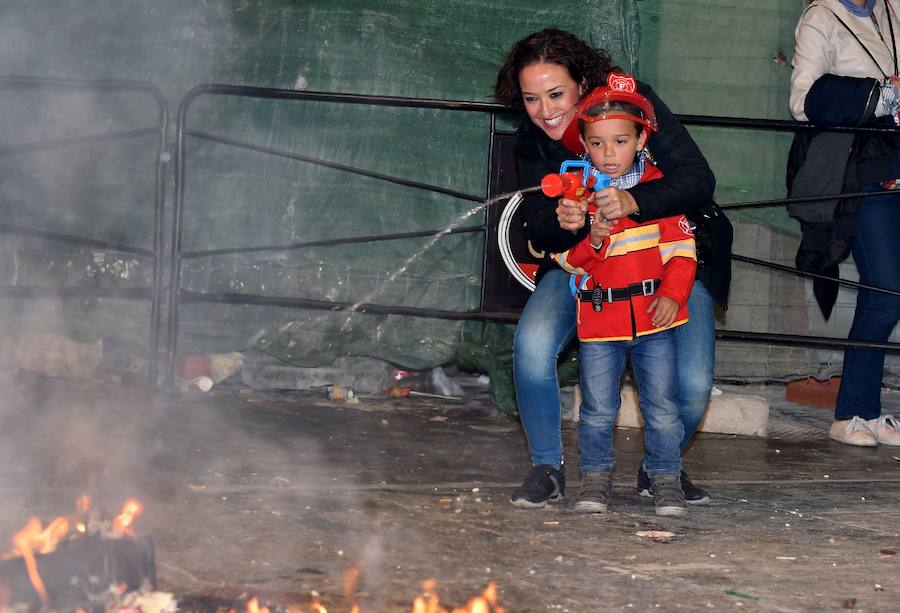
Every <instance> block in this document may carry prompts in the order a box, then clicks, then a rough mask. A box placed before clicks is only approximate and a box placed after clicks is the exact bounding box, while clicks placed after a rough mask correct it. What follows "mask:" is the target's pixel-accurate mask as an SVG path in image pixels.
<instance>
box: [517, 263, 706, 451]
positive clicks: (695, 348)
mask: <svg viewBox="0 0 900 613" xmlns="http://www.w3.org/2000/svg"><path fill="white" fill-rule="evenodd" d="M568 278H569V277H568V273H566V272H565V271H563V270H562V269H559V268H554V269H552V270H550V271H548V272H547V274H545V275H544V276H543V277H542V278H541V280H540V282H539V283H538V284H537V287H536V288H535V290H534V293H532V294H531V297H530V298H529V299H528V303H527V304H526V305H525V308H524V309H523V311H522V315H521V316H520V318H519V325H518V326H517V328H516V336H515V343H514V347H513V374H514V376H515V384H516V397H517V402H518V405H519V418H520V419H521V420H522V427H523V428H524V430H525V437H526V438H527V439H528V449H529V451H530V452H531V462H532V464H533V465H535V466H537V465H538V464H549V465H551V466H553V467H554V468H559V466H560V464H561V463H562V457H563V444H562V436H561V431H560V419H561V416H560V408H561V400H560V394H559V380H558V378H557V372H556V370H557V363H558V360H559V354H560V353H562V352H563V351H564V350H565V348H566V346H567V345H568V344H569V343H570V342H572V341H573V340H574V338H575V299H574V298H573V297H572V294H571V293H570V292H569V288H568ZM688 316H689V318H690V320H689V321H688V323H686V324H685V325H683V326H679V327H678V328H676V329H675V336H676V344H677V348H678V362H677V368H678V396H679V402H678V410H679V415H680V416H681V421H682V424H683V425H684V438H683V439H682V442H681V447H682V448H684V446H685V444H686V443H687V442H688V441H689V440H690V438H691V437H692V436H693V435H694V431H696V429H697V426H698V425H699V424H700V421H701V420H702V419H703V416H704V415H705V414H706V407H707V405H708V403H709V393H710V390H711V389H712V381H713V368H714V366H715V347H716V345H715V342H716V333H715V320H714V317H713V299H712V297H711V296H710V294H709V292H708V291H707V290H706V288H705V287H703V284H702V283H700V282H699V281H695V282H694V287H693V290H692V291H691V295H690V298H689V299H688Z"/></svg>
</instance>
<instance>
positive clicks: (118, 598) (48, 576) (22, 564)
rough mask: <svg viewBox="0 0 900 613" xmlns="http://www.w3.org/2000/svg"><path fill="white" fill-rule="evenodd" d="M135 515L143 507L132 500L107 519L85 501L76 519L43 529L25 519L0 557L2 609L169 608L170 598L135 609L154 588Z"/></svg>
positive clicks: (149, 547)
mask: <svg viewBox="0 0 900 613" xmlns="http://www.w3.org/2000/svg"><path fill="white" fill-rule="evenodd" d="M140 513H141V504H140V503H139V502H138V501H136V500H129V501H127V502H126V503H125V504H124V505H123V508H122V511H121V512H120V513H119V514H118V515H116V516H115V517H114V518H112V519H105V518H103V517H102V516H101V514H100V513H99V512H97V511H93V510H91V508H90V499H89V498H88V497H87V496H82V497H81V498H79V499H78V501H77V502H76V512H75V514H74V515H73V516H60V517H57V518H56V519H54V520H53V521H51V522H50V523H49V524H48V525H47V526H46V527H44V526H43V524H42V522H41V520H40V519H39V518H37V517H32V518H30V519H29V520H28V521H27V522H26V524H25V527H23V528H22V529H21V530H19V531H18V532H17V533H16V534H15V535H14V536H13V539H12V545H13V546H12V549H11V550H10V551H9V552H8V553H7V554H6V555H4V556H3V559H2V560H0V595H2V598H3V600H0V611H3V612H4V613H5V612H7V611H19V610H27V611H30V610H37V609H41V610H43V611H76V610H91V611H94V610H98V609H99V610H105V611H125V610H129V611H151V610H153V611H164V610H166V609H167V608H168V609H169V610H174V600H172V599H171V597H169V598H168V599H166V598H162V599H160V598H158V597H157V598H155V599H154V602H155V603H156V604H155V605H154V606H153V607H151V606H148V604H147V603H144V605H143V606H136V603H138V602H139V600H140V598H142V597H143V596H142V595H145V594H147V593H148V592H152V591H153V590H155V588H156V564H155V553H154V548H153V541H152V540H151V539H149V538H140V539H138V538H137V537H136V536H135V534H134V521H135V519H136V518H137V517H138V516H139V515H140ZM148 602H149V601H148Z"/></svg>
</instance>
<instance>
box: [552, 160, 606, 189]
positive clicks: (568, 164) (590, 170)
mask: <svg viewBox="0 0 900 613" xmlns="http://www.w3.org/2000/svg"><path fill="white" fill-rule="evenodd" d="M572 168H580V169H581V170H582V171H583V174H582V177H581V184H582V185H588V184H589V183H590V181H589V179H588V177H591V176H593V177H594V184H593V185H592V186H591V189H593V190H594V191H597V190H598V189H603V188H605V187H609V186H610V184H611V183H612V177H610V176H609V175H605V174H603V173H602V172H600V171H599V170H597V169H596V168H594V167H593V166H591V163H590V162H588V161H587V160H566V161H565V162H563V163H562V166H560V167H559V173H560V174H563V173H565V172H566V171H568V170H570V169H572Z"/></svg>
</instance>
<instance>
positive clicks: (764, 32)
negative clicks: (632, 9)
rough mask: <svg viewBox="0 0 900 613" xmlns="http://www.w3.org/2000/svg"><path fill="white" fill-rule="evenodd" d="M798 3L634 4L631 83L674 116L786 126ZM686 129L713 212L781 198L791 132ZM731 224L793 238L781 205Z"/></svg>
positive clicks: (678, 0) (687, 0)
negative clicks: (709, 182)
mask: <svg viewBox="0 0 900 613" xmlns="http://www.w3.org/2000/svg"><path fill="white" fill-rule="evenodd" d="M805 4H806V3H805V2H799V1H798V2H784V1H783V0H761V1H760V2H753V3H749V2H742V1H741V0H723V1H720V2H715V3H707V2H704V3H699V2H693V1H691V0H642V1H641V2H639V3H638V8H639V11H640V20H641V48H640V71H639V72H640V76H641V78H642V79H644V80H645V81H647V82H649V83H651V84H652V85H653V87H654V89H655V90H656V91H657V93H658V94H659V95H660V97H661V98H662V99H663V100H665V102H666V104H667V105H668V106H669V107H670V108H671V109H672V110H673V111H674V112H675V113H680V114H687V115H716V116H726V117H739V118H760V119H791V116H790V111H789V109H788V95H789V91H790V87H789V84H790V59H791V54H792V50H793V47H794V26H795V25H796V23H797V19H798V17H799V16H800V12H801V11H802V10H803V7H804V6H805ZM689 129H690V131H691V134H692V135H693V136H694V138H695V140H696V141H697V143H698V144H699V145H700V147H701V149H702V150H703V153H704V154H705V155H706V158H707V160H709V162H710V165H711V166H712V168H713V171H714V172H715V174H716V181H717V187H716V198H717V200H718V201H719V202H720V203H725V204H727V203H732V202H747V201H756V200H767V199H774V198H782V197H784V195H785V178H784V177H785V163H786V161H787V152H788V149H789V148H790V142H791V137H792V135H791V134H790V133H786V132H774V131H764V130H749V129H739V128H722V127H715V128H712V127H698V126H689ZM730 215H732V216H733V218H734V219H735V220H741V219H751V220H756V221H764V222H766V223H768V224H771V225H772V226H774V227H776V228H779V229H781V230H786V231H789V232H792V233H796V232H798V231H799V228H798V227H797V225H796V222H794V221H792V220H790V219H789V218H788V216H787V214H786V212H785V210H784V207H782V206H778V207H770V208H764V209H748V210H745V211H741V212H740V213H737V212H735V213H732V214H730Z"/></svg>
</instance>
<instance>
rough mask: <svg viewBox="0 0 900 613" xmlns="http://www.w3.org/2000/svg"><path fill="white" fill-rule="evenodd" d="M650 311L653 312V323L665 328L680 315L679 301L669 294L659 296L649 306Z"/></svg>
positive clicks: (648, 310)
mask: <svg viewBox="0 0 900 613" xmlns="http://www.w3.org/2000/svg"><path fill="white" fill-rule="evenodd" d="M647 312H648V313H653V319H652V320H651V321H652V322H653V325H654V326H656V327H657V328H664V327H666V326H668V325H671V324H672V322H674V321H675V317H676V316H677V315H678V302H676V301H675V300H673V299H672V298H669V297H668V296H657V297H656V299H655V300H654V301H653V302H651V303H650V306H649V307H647Z"/></svg>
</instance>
